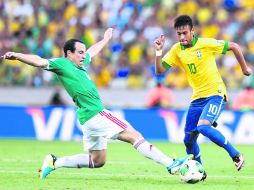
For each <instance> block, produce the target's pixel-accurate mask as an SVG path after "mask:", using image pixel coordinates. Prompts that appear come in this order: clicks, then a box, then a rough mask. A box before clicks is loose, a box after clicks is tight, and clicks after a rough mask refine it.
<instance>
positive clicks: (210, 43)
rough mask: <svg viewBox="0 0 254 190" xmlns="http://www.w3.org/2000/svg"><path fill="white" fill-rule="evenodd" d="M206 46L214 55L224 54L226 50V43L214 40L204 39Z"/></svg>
mask: <svg viewBox="0 0 254 190" xmlns="http://www.w3.org/2000/svg"><path fill="white" fill-rule="evenodd" d="M206 46H207V47H208V48H209V50H210V51H212V52H213V53H214V54H226V53H227V50H228V41H224V40H216V39H212V38H211V39H206Z"/></svg>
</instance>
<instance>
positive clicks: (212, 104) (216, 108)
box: [184, 95, 226, 133]
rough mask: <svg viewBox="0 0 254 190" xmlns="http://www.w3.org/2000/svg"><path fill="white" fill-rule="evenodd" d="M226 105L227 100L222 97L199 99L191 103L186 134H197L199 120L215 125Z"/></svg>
mask: <svg viewBox="0 0 254 190" xmlns="http://www.w3.org/2000/svg"><path fill="white" fill-rule="evenodd" d="M225 104H226V98H223V97H221V96H218V95H216V96H210V97H208V98H199V99H197V100H194V101H193V102H191V104H190V107H189V110H188V113H187V117H186V124H185V129H184V131H185V133H186V132H196V131H197V124H198V121H199V120H208V121H210V123H211V124H213V123H214V122H215V121H216V120H217V119H218V117H219V116H220V114H221V112H222V110H223V109H224V107H225Z"/></svg>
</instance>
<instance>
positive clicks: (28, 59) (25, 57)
mask: <svg viewBox="0 0 254 190" xmlns="http://www.w3.org/2000/svg"><path fill="white" fill-rule="evenodd" d="M1 59H9V60H19V61H21V62H23V63H26V64H28V65H31V66H34V67H47V65H48V61H47V60H46V59H43V58H41V57H40V56H38V55H32V54H23V53H16V52H7V53H5V54H4V55H3V56H1Z"/></svg>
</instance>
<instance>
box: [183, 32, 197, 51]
mask: <svg viewBox="0 0 254 190" xmlns="http://www.w3.org/2000/svg"><path fill="white" fill-rule="evenodd" d="M197 41H198V37H197V36H196V35H194V36H193V40H192V42H191V45H192V47H193V46H195V44H196V43H197ZM180 47H181V50H185V49H186V47H185V46H184V45H182V44H180Z"/></svg>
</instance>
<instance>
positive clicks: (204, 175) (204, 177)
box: [200, 171, 207, 181]
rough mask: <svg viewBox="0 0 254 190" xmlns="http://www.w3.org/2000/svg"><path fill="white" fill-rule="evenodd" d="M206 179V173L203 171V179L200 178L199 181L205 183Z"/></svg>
mask: <svg viewBox="0 0 254 190" xmlns="http://www.w3.org/2000/svg"><path fill="white" fill-rule="evenodd" d="M206 178H207V174H206V172H205V171H204V174H203V177H202V179H201V180H200V181H205V179H206Z"/></svg>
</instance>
